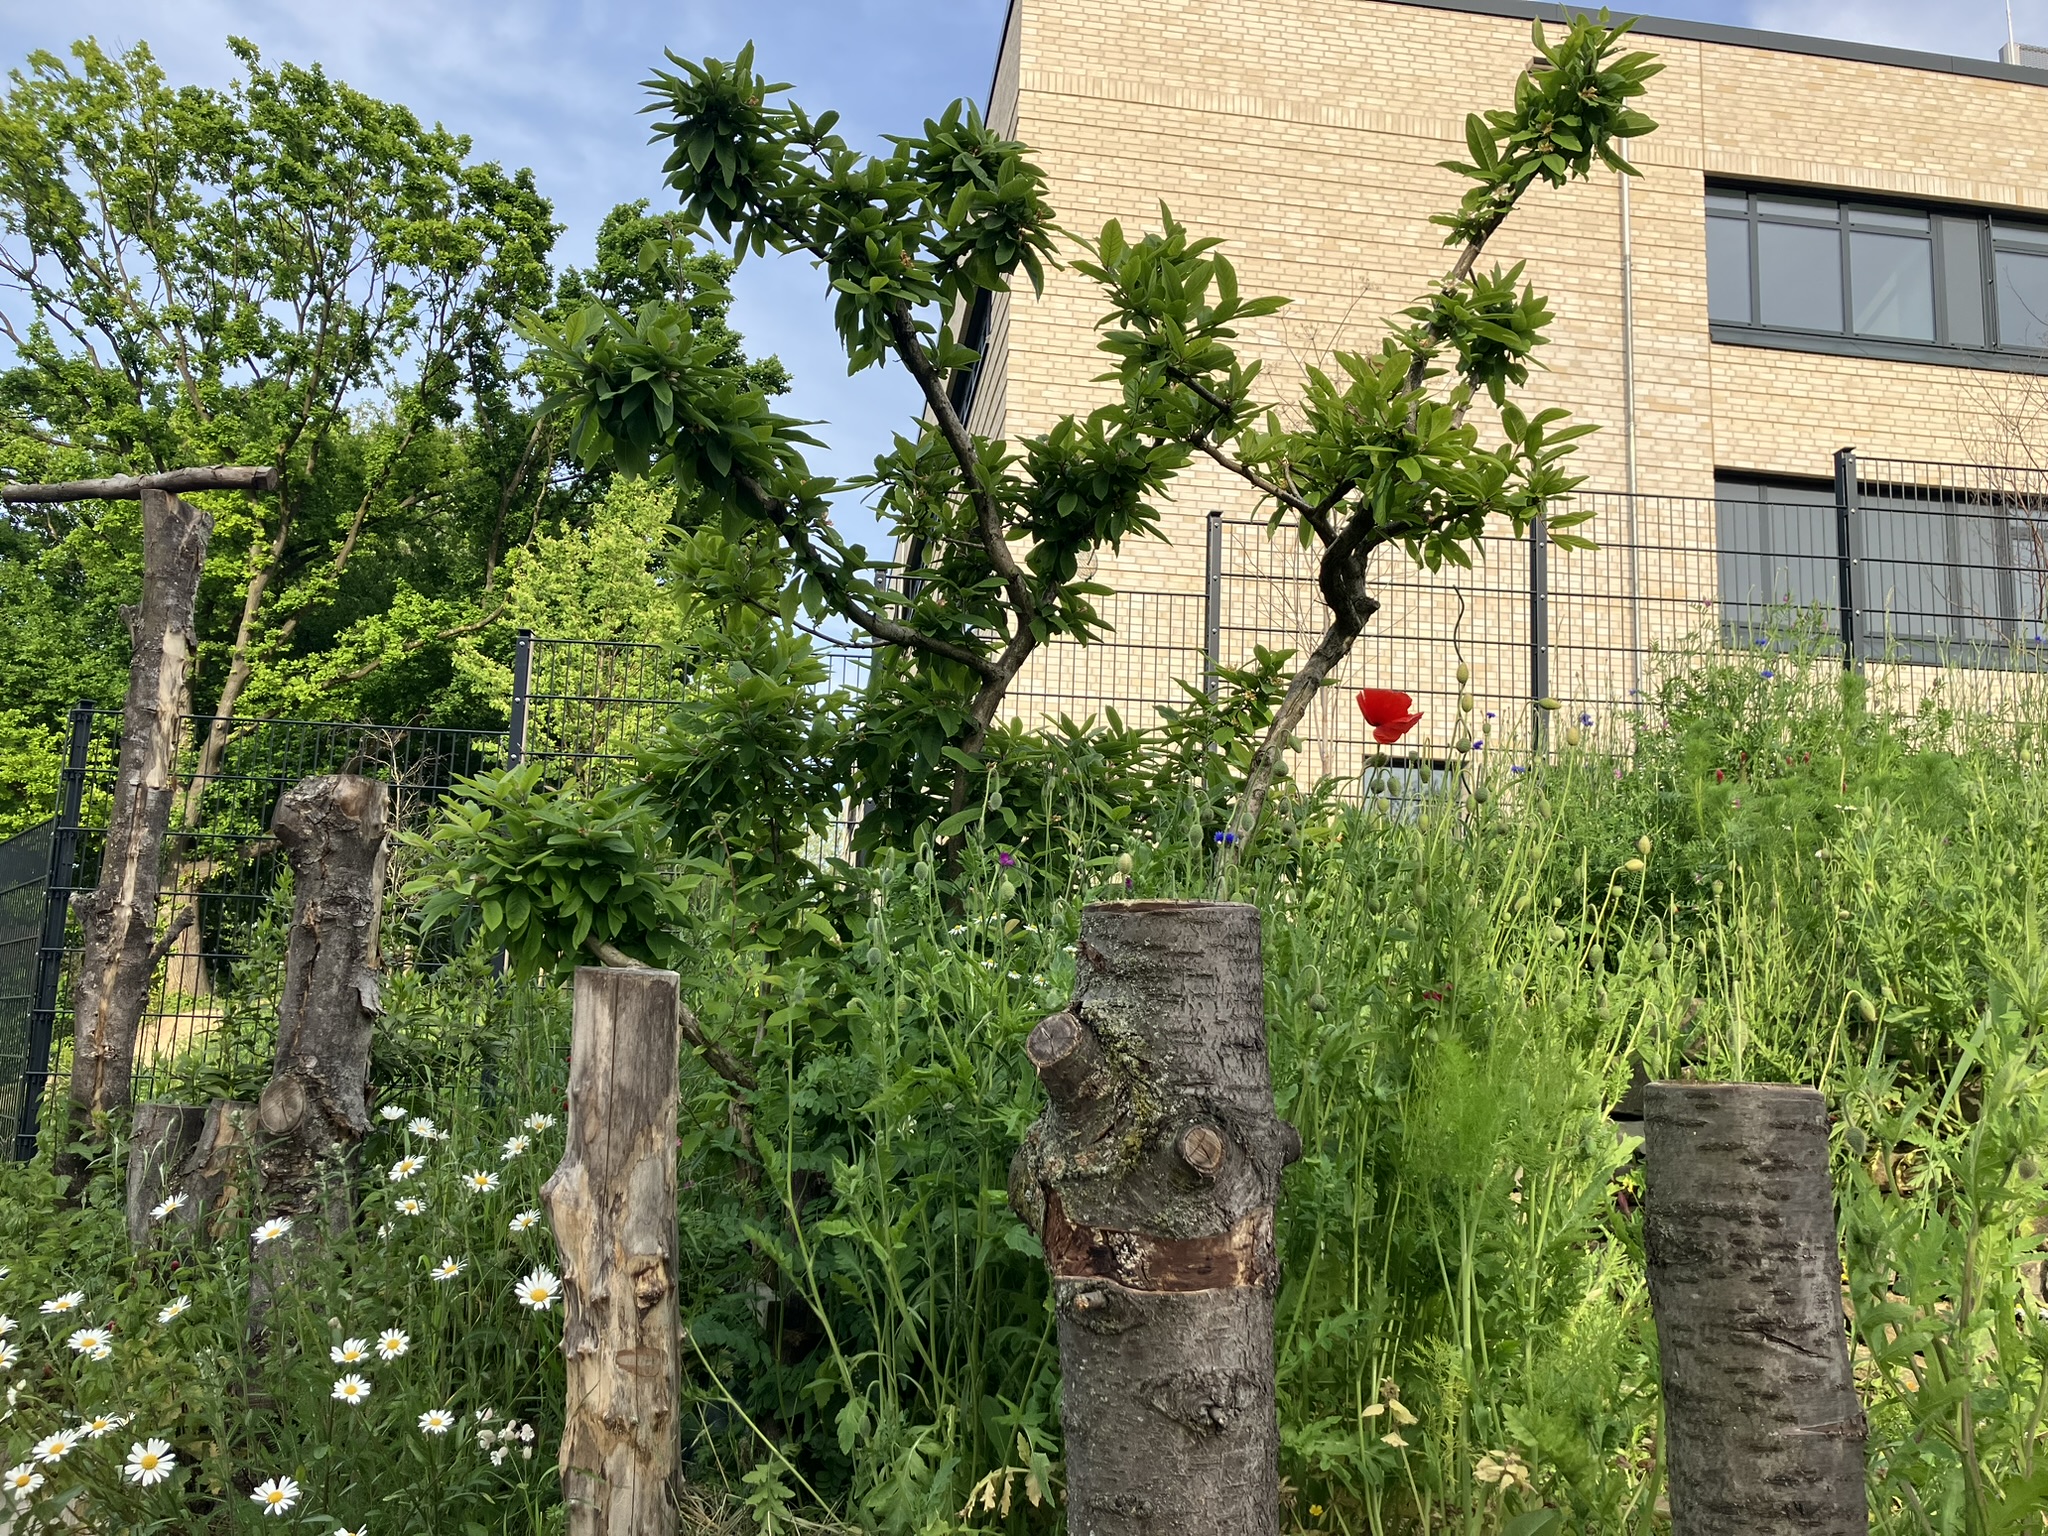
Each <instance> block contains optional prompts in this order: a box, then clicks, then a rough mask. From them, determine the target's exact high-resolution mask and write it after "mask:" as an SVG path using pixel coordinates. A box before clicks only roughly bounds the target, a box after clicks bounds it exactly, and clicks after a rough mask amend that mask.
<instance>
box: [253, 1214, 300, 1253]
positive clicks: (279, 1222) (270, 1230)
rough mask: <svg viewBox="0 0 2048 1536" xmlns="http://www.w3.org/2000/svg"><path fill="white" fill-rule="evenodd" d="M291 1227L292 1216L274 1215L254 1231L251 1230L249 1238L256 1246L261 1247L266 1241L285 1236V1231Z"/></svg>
mask: <svg viewBox="0 0 2048 1536" xmlns="http://www.w3.org/2000/svg"><path fill="white" fill-rule="evenodd" d="M291 1229H292V1219H291V1217H289V1216H273V1217H271V1218H270V1220H268V1221H266V1222H264V1223H263V1225H262V1226H260V1227H258V1228H257V1229H256V1230H255V1231H254V1232H251V1233H250V1234H249V1240H250V1241H251V1242H253V1243H255V1244H256V1246H257V1247H259V1248H260V1247H262V1246H263V1245H264V1244H265V1243H274V1242H276V1241H277V1240H278V1239H279V1238H280V1237H283V1236H284V1235H285V1233H287V1232H289V1231H291Z"/></svg>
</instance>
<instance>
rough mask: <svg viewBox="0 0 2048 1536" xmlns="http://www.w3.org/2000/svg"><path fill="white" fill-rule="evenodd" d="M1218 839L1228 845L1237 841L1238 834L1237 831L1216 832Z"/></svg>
mask: <svg viewBox="0 0 2048 1536" xmlns="http://www.w3.org/2000/svg"><path fill="white" fill-rule="evenodd" d="M1216 841H1217V842H1219V843H1222V844H1224V845H1225V846H1226V847H1227V846H1228V845H1230V844H1231V843H1234V842H1236V841H1237V834H1236V833H1235V832H1218V833H1217V834H1216Z"/></svg>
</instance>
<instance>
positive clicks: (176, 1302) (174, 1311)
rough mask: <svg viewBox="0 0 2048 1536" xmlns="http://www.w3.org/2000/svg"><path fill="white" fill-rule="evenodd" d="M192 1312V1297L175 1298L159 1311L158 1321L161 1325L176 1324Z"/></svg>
mask: <svg viewBox="0 0 2048 1536" xmlns="http://www.w3.org/2000/svg"><path fill="white" fill-rule="evenodd" d="M191 1310H192V1298H191V1297H190V1296H173V1297H172V1298H171V1299H170V1300H169V1301H168V1302H166V1303H165V1304H164V1305H163V1306H161V1307H159V1308H158V1309H157V1314H156V1320H157V1321H158V1322H160V1323H170V1322H176V1321H177V1320H178V1319H179V1318H181V1317H183V1316H184V1315H185V1314H186V1313H187V1312H189V1311H191Z"/></svg>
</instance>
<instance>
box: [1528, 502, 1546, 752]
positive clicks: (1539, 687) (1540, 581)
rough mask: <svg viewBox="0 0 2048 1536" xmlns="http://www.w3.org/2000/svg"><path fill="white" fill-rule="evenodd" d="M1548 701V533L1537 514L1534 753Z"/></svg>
mask: <svg viewBox="0 0 2048 1536" xmlns="http://www.w3.org/2000/svg"><path fill="white" fill-rule="evenodd" d="M1549 697H1550V529H1549V526H1548V524H1547V523H1546V522H1545V521H1544V517H1543V514H1542V513H1541V512H1538V513H1537V514H1536V515H1535V516H1534V517H1532V518H1530V519H1529V702H1530V704H1531V706H1532V711H1531V712H1532V713H1533V714H1534V716H1535V721H1534V724H1535V732H1534V735H1535V749H1536V750H1537V751H1538V752H1541V751H1542V750H1543V747H1544V736H1545V731H1544V724H1545V720H1546V718H1547V716H1548V714H1549V711H1547V710H1546V709H1544V708H1543V700H1545V699H1547V698H1549Z"/></svg>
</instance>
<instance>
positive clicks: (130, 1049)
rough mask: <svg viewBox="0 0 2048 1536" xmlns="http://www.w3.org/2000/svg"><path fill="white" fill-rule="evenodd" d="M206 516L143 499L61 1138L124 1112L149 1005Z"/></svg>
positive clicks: (71, 1170) (156, 494)
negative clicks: (110, 794)
mask: <svg viewBox="0 0 2048 1536" xmlns="http://www.w3.org/2000/svg"><path fill="white" fill-rule="evenodd" d="M212 532H213V516H212V514H211V513H208V512H203V511H201V510H200V509H199V508H197V507H194V506H190V505H188V504H187V503H185V502H182V501H180V500H179V499H178V498H177V497H175V496H173V495H170V494H169V493H167V492H165V491H161V490H147V491H144V492H142V602H141V604H140V605H139V606H138V607H137V608H135V609H132V610H129V631H130V633H131V635H132V636H133V638H134V660H133V661H132V662H131V663H130V665H129V669H128V699H127V703H126V704H125V706H124V707H123V713H122V720H121V759H120V767H119V771H118V775H117V777H116V778H115V780H114V803H113V808H112V811H111V813H110V815H109V816H108V819H107V835H106V840H105V843H104V845H103V850H104V851H103V853H102V855H101V862H100V882H99V887H98V889H96V890H95V891H94V892H93V893H92V895H91V896H89V897H87V898H85V900H84V901H83V902H82V903H81V906H82V909H83V927H84V930H85V936H84V939H85V942H84V953H83V954H82V955H81V957H80V959H79V963H78V980H77V983H76V992H75V1003H74V1017H75V1020H76V1022H75V1026H74V1027H75V1041H76V1043H75V1047H74V1050H73V1054H72V1063H71V1096H70V1113H71V1118H72V1125H71V1135H72V1136H74V1137H75V1136H78V1135H81V1134H87V1133H90V1132H91V1131H92V1128H93V1127H94V1126H95V1125H96V1124H97V1123H98V1122H99V1121H101V1120H103V1119H104V1117H106V1116H107V1115H109V1114H112V1113H115V1112H118V1111H122V1110H125V1109H127V1107H128V1102H129V1095H130V1092H131V1087H132V1083H133V1079H134V1072H135V1032H136V1030H137V1028H138V1027H139V1026H140V1024H141V1022H142V1012H143V1008H144V1007H145V1005H146V1004H147V1003H148V1001H149V981H150V976H151V974H152V973H153V972H154V971H155V969H156V962H157V960H158V959H159V958H160V957H159V956H158V955H157V953H156V911H157V893H158V887H159V884H160V881H161V878H162V873H163V842H164V833H165V831H166V830H167V829H168V828H169V826H170V821H171V806H172V802H173V801H174V800H175V799H176V798H177V784H178V772H177V770H178V733H179V731H180V729H181V727H182V725H183V722H184V716H185V712H186V709H187V708H188V707H189V704H190V700H191V694H190V688H191V661H192V654H193V651H194V650H195V649H196V648H197V644H198V638H197V636H196V635H195V633H194V632H193V627H192V607H193V602H194V600H195V599H196V598H197V596H198V593H199V575H200V570H201V568H202V567H203V566H204V564H205V561H206V542H207V539H208V537H209V536H210V535H211V534H212ZM58 1172H59V1173H60V1174H62V1175H63V1176H64V1177H65V1178H66V1180H67V1182H68V1183H69V1184H70V1185H71V1188H72V1192H73V1194H74V1195H75V1194H76V1193H77V1192H78V1190H79V1188H80V1187H81V1185H82V1182H83V1179H84V1163H83V1159H82V1158H80V1157H78V1156H77V1155H76V1154H74V1153H72V1152H71V1151H70V1150H69V1148H68V1147H67V1148H66V1149H65V1151H64V1152H63V1153H61V1154H60V1155H59V1158H58Z"/></svg>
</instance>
